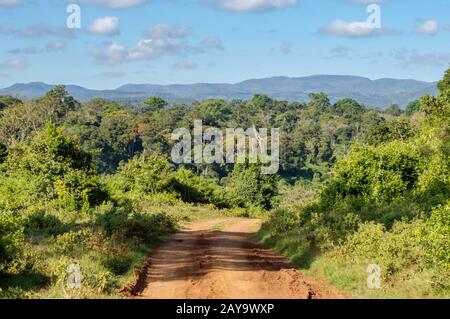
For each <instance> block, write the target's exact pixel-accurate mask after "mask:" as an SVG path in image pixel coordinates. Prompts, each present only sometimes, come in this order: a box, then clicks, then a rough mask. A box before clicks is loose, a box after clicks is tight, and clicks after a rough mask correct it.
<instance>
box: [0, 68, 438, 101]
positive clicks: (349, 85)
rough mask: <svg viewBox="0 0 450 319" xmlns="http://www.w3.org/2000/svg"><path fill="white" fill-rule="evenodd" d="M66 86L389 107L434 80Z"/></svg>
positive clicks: (126, 94) (134, 96)
mask: <svg viewBox="0 0 450 319" xmlns="http://www.w3.org/2000/svg"><path fill="white" fill-rule="evenodd" d="M66 87H67V90H68V91H69V93H70V94H71V95H72V96H74V97H75V98H76V99H77V100H79V101H81V102H85V101H88V100H90V99H92V98H95V97H98V98H105V99H109V100H113V101H116V102H120V103H132V104H133V103H140V102H142V101H144V100H145V99H146V98H147V97H148V96H151V95H158V96H160V97H162V98H164V99H166V100H169V101H171V102H192V101H194V100H205V99H209V98H223V99H226V100H232V99H249V98H251V97H252V96H253V95H255V94H258V93H261V94H266V95H268V96H270V97H272V98H275V99H280V100H288V101H299V102H306V101H308V93H311V92H325V93H327V94H328V95H329V97H330V99H331V101H332V102H335V101H336V100H338V99H342V98H353V99H355V100H357V101H358V102H360V103H363V104H365V105H367V106H371V107H378V108H386V107H388V106H389V105H391V104H399V105H401V106H403V107H404V106H406V105H407V104H408V103H409V102H410V101H412V100H415V99H417V98H419V97H421V96H422V95H424V94H425V93H430V94H436V93H437V87H436V82H422V81H416V80H398V79H378V80H370V79H368V78H364V77H357V76H341V75H313V76H308V77H298V78H290V77H272V78H264V79H252V80H247V81H243V82H240V83H236V84H225V83H224V84H208V83H197V84H172V85H153V84H126V85H123V86H121V87H119V88H117V89H115V90H91V89H87V88H83V87H81V86H76V85H67V86H66ZM51 88H52V85H49V84H45V83H40V82H32V83H28V84H14V85H12V86H10V87H7V88H4V89H0V95H6V94H9V95H13V96H16V97H19V98H23V99H32V98H36V97H39V96H42V95H44V94H45V93H46V92H47V91H48V90H50V89H51Z"/></svg>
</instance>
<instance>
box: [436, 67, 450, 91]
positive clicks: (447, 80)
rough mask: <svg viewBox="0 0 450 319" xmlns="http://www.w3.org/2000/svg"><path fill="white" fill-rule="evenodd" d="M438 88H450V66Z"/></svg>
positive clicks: (441, 89) (442, 89)
mask: <svg viewBox="0 0 450 319" xmlns="http://www.w3.org/2000/svg"><path fill="white" fill-rule="evenodd" d="M438 88H439V91H441V92H444V91H445V90H447V89H449V88H450V68H449V69H448V70H447V71H446V72H445V75H444V78H443V79H442V80H441V81H439V82H438Z"/></svg>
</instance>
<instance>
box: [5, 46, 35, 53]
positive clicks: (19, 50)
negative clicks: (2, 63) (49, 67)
mask: <svg viewBox="0 0 450 319" xmlns="http://www.w3.org/2000/svg"><path fill="white" fill-rule="evenodd" d="M8 53H11V54H36V53H38V49H37V48H36V47H35V46H32V45H30V46H27V47H25V48H17V49H12V50H9V51H8Z"/></svg>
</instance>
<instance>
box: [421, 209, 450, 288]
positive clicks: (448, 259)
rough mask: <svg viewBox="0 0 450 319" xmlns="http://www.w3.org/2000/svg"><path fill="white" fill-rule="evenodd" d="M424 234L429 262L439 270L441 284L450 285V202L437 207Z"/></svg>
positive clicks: (438, 275) (437, 276) (438, 280)
mask: <svg viewBox="0 0 450 319" xmlns="http://www.w3.org/2000/svg"><path fill="white" fill-rule="evenodd" d="M426 225H427V228H426V235H425V236H424V241H425V246H426V251H427V257H428V262H429V263H430V264H431V265H432V266H433V267H434V268H435V269H436V270H437V272H436V276H435V279H436V281H437V283H438V284H439V285H440V286H443V287H447V288H448V287H450V245H449V243H450V202H448V204H447V205H445V206H441V207H438V208H435V209H434V210H433V213H432V215H431V217H430V219H429V220H428V221H427V224H426Z"/></svg>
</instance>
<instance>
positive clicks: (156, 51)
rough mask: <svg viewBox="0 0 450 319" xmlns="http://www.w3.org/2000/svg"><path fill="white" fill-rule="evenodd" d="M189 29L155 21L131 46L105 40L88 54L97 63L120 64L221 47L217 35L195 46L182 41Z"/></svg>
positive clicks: (202, 51) (184, 40) (201, 51)
mask: <svg viewBox="0 0 450 319" xmlns="http://www.w3.org/2000/svg"><path fill="white" fill-rule="evenodd" d="M188 34H189V28H188V27H186V26H178V27H174V26H170V25H168V24H158V25H155V26H154V27H152V28H151V29H149V30H148V31H147V32H146V34H145V37H144V38H143V39H141V40H139V41H138V42H137V43H136V44H135V45H134V46H132V47H128V48H127V47H125V46H123V45H122V44H120V43H118V42H107V43H103V44H102V45H101V46H97V47H95V48H93V49H92V50H91V55H92V56H93V57H94V59H95V60H96V62H97V63H99V64H120V63H123V62H128V61H137V60H150V59H155V58H158V57H160V56H162V55H165V54H195V53H197V54H199V53H204V52H206V51H207V50H212V49H221V48H222V42H221V40H220V39H219V38H215V37H209V38H206V39H205V40H203V41H202V42H201V43H200V44H199V45H197V46H192V45H189V43H188V42H187V40H186V37H187V36H188Z"/></svg>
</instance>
